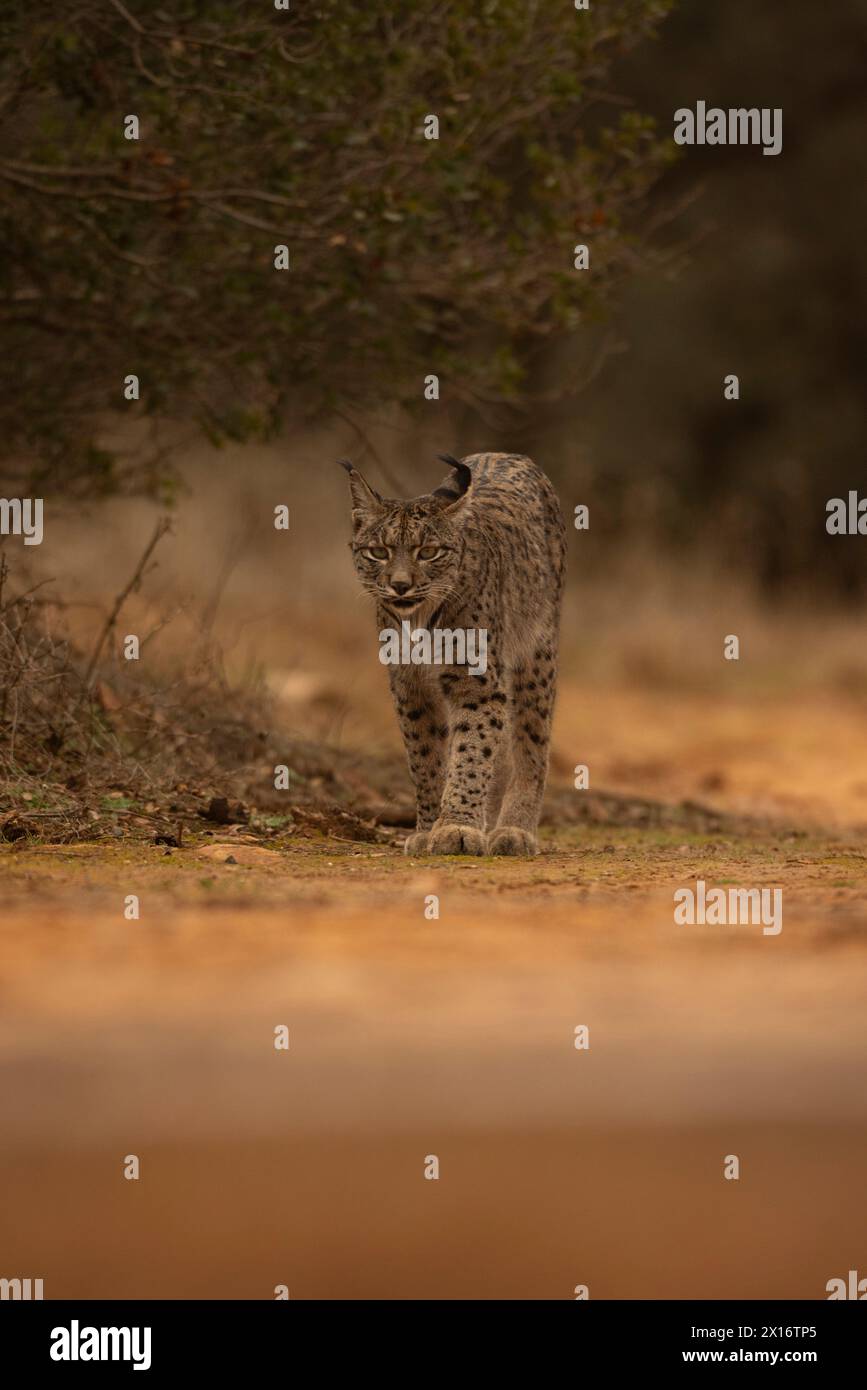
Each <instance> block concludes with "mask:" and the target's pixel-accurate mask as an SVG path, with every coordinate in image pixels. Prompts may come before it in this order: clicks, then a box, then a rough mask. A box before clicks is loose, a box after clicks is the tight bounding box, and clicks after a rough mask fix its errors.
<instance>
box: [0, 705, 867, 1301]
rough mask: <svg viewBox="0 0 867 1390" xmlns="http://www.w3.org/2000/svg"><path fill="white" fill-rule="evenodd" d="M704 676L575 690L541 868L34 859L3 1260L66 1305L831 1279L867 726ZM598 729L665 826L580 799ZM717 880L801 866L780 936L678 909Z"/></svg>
mask: <svg viewBox="0 0 867 1390" xmlns="http://www.w3.org/2000/svg"><path fill="white" fill-rule="evenodd" d="M669 698H670V697H669V696H667V695H662V694H660V696H659V697H658V700H659V703H658V705H657V704H655V703H654V697H646V698H645V701H644V704H643V706H642V707H641V708H639V707H638V705H637V697H636V696H634V695H630V694H629V693H628V692H623V693H622V694H621V695H617V694H615V693H612V694H611V697H610V698H609V699H607V700H606V701H605V702H599V701H597V700H596V699H595V697H594V692H593V691H592V690H589V689H582V688H580V687H578V686H568V685H567V688H566V689H565V690H564V693H563V700H562V703H561V710H560V715H559V720H558V739H557V746H556V749H555V761H554V773H553V775H552V796H553V802H552V804H553V806H554V808H555V811H554V817H553V818H554V821H555V823H554V824H549V825H547V826H546V828H545V830H544V833H543V841H544V853H543V854H542V855H541V856H540V857H539V858H538V859H536V860H532V861H526V860H512V861H493V860H484V859H481V860H458V859H449V860H442V861H435V860H430V859H428V860H415V861H413V860H408V859H406V858H404V857H403V856H402V854H401V852H400V848H399V845H398V844H397V843H392V842H390V841H389V840H388V839H384V840H383V842H382V843H367V844H365V843H358V842H352V841H351V840H348V839H342V838H341V839H335V838H328V837H327V836H324V835H321V834H316V833H314V832H311V831H310V830H309V828H308V829H305V828H303V827H301V828H299V829H296V831H295V833H292V834H278V835H277V836H276V837H275V838H271V839H269V840H268V841H267V842H263V841H262V839H261V838H259V837H257V836H256V835H255V834H252V833H250V831H249V829H247V828H244V827H232V828H219V829H215V830H214V832H213V833H211V834H207V833H205V832H204V830H203V831H201V832H199V833H197V834H195V835H194V836H191V837H188V838H187V839H186V841H185V843H184V846H183V847H182V848H181V849H167V848H166V847H163V846H156V845H150V844H137V843H131V842H128V841H125V840H124V841H118V842H117V843H116V844H115V845H110V846H108V847H106V846H105V845H86V844H85V845H68V846H63V845H59V846H58V845H38V844H36V845H34V844H31V845H29V846H28V847H23V846H22V845H21V844H20V843H19V844H17V845H13V846H9V847H6V848H4V849H3V850H2V851H0V874H2V885H3V886H2V894H3V899H2V900H3V913H2V918H0V962H2V964H0V1000H2V1014H0V1108H2V1114H3V1117H4V1118H3V1140H2V1160H0V1181H2V1190H3V1192H4V1193H5V1194H7V1196H6V1199H5V1200H4V1202H3V1204H2V1218H0V1224H2V1239H0V1248H2V1251H3V1264H4V1269H3V1270H2V1271H0V1273H3V1274H6V1275H10V1276H11V1275H12V1274H14V1273H17V1274H20V1275H21V1276H28V1275H29V1276H32V1277H41V1278H43V1279H44V1280H45V1288H46V1296H47V1297H64V1296H68V1297H84V1298H112V1297H114V1298H125V1297H160V1296H162V1297H205V1298H219V1297H224V1298H225V1297H233V1298H234V1297H241V1298H270V1297H273V1291H274V1288H275V1286H277V1285H278V1284H286V1285H288V1287H289V1291H290V1296H291V1297H295V1298H328V1299H356V1298H377V1299H378V1298H398V1299H404V1298H434V1299H436V1298H481V1299H488V1298H515V1299H522V1298H572V1297H574V1292H573V1291H574V1289H575V1287H576V1286H577V1285H579V1284H585V1285H587V1286H588V1287H589V1290H590V1296H591V1297H602V1298H606V1297H607V1298H637V1297H647V1296H650V1297H655V1298H696V1297H697V1298H711V1297H722V1298H735V1297H758V1298H762V1297H784V1298H822V1297H824V1296H825V1285H826V1283H827V1281H828V1280H829V1279H830V1278H832V1277H835V1276H837V1275H840V1274H843V1275H845V1273H846V1271H847V1270H848V1269H850V1268H859V1267H860V1266H861V1265H863V1261H864V1232H865V1198H864V1179H863V1175H864V1171H865V1161H867V1088H865V1085H864V1080H865V1065H864V1059H865V1042H867V1009H865V1002H867V973H865V962H867V938H865V912H867V852H865V844H864V838H863V834H862V832H861V829H860V825H861V819H862V813H863V799H864V785H863V778H862V777H861V774H860V771H859V769H858V767H857V755H856V757H855V758H853V757H852V756H850V757H849V758H848V759H845V758H843V757H842V756H841V754H842V750H843V746H844V745H845V743H846V740H847V738H851V739H853V740H854V741H855V742H854V744H852V745H850V752H851V750H852V749H853V748H854V749H858V748H863V744H864V741H865V734H864V724H863V720H862V719H860V718H858V717H857V714H858V711H857V709H856V708H855V707H852V709H851V710H850V709H849V707H848V706H847V705H846V704H845V702H842V703H841V702H839V701H838V702H837V705H836V707H835V710H834V712H833V713H834V717H833V719H830V718H828V716H829V715H830V714H831V711H830V710H829V709H828V708H824V712H823V705H822V701H821V700H820V699H818V698H817V700H816V701H815V702H814V703H813V704H812V705H811V704H810V702H809V701H808V700H807V701H804V702H802V705H801V708H800V714H799V717H798V718H796V717H795V715H794V714H793V712H792V709H791V705H790V704H789V702H787V700H786V699H785V698H784V697H783V696H782V695H781V696H780V697H779V703H778V708H777V709H776V710H774V708H773V701H772V700H769V699H766V700H764V701H762V700H752V701H751V702H750V703H749V705H746V704H743V703H742V704H738V703H726V702H724V701H720V702H717V703H716V704H714V703H713V702H711V703H709V702H708V701H707V700H704V701H703V702H702V703H701V709H702V710H703V714H700V706H699V701H698V699H697V698H696V699H695V701H694V702H691V699H690V698H688V697H687V698H684V700H683V701H682V704H681V708H680V710H679V712H678V713H677V715H676V717H674V718H672V710H671V708H670V704H669V703H668V702H669ZM663 704H664V706H665V708H664V717H663ZM623 721H628V723H629V728H630V737H629V740H628V746H629V750H630V756H629V758H628V759H627V758H626V757H625V756H624V755H623V752H622V750H623V748H624V746H625V740H624V739H623V738H622V737H621V738H620V740H619V742H618V740H617V738H616V736H615V730H616V728H617V727H618V725H620V726H621V727H622V724H623ZM573 722H574V724H575V727H576V728H577V727H579V726H580V727H581V728H583V729H584V730H585V731H587V730H589V733H587V740H588V743H591V744H592V745H593V746H604V747H606V748H607V749H609V750H610V753H609V757H608V763H607V765H606V766H605V767H603V768H602V770H601V773H600V776H601V777H602V778H603V780H604V779H606V778H607V782H608V785H610V786H612V787H614V788H616V789H618V790H620V791H621V792H623V793H624V794H625V793H626V792H628V791H632V792H635V793H636V794H637V793H639V792H641V793H644V794H645V795H648V794H650V795H651V796H656V797H658V798H659V800H660V803H661V804H662V805H664V806H667V807H668V808H669V811H668V813H667V814H666V815H665V816H663V817H661V819H660V821H659V823H658V824H656V825H647V824H644V825H642V824H638V825H628V824H623V823H618V817H617V816H614V817H613V818H612V822H611V823H610V824H604V823H602V824H600V823H593V822H592V821H576V822H575V823H572V824H565V823H563V818H562V817H561V818H558V817H557V814H556V807H557V806H563V805H565V804H566V801H564V798H569V797H570V796H571V797H576V798H577V797H580V796H581V793H579V792H574V791H571V788H570V782H569V777H568V768H569V766H570V765H571V763H573V762H577V761H580V760H581V759H580V756H579V755H580V748H579V749H578V750H577V752H576V751H575V745H574V741H573V740H572V737H571V732H570V731H571V728H572V726H573ZM675 745H676V747H677V748H679V750H680V754H681V756H680V757H679V758H678V757H675V756H673V754H674V751H675ZM783 748H784V749H785V757H781V749H783ZM865 751H867V750H865ZM618 759H619V761H618ZM865 765H867V763H865V762H864V761H861V763H860V766H861V767H862V768H863V767H864V766H865ZM721 768H724V770H725V775H724V776H721V774H720V769H721ZM654 769H656V770H654ZM687 769H688V771H686V770H687ZM702 786H704V788H705V800H706V801H708V802H709V803H710V804H711V805H712V806H713V807H714V808H715V810H716V813H717V817H718V818H717V820H716V821H713V820H711V821H709V822H708V825H709V826H711V828H703V829H702V828H699V829H696V821H695V817H694V816H691V815H690V814H689V807H687V808H683V807H680V808H679V801H678V798H683V797H691V796H698V795H700V794H701V789H702ZM768 787H771V788H773V793H772V794H767V793H766V794H765V795H764V797H763V798H762V797H759V796H758V794H757V789H759V788H768ZM558 798H559V800H558ZM747 805H749V807H750V808H751V810H752V812H753V819H752V820H751V821H744V820H743V818H742V812H743V810H744V807H746V806H747ZM757 808H758V811H759V812H762V813H767V814H765V815H757V814H756V812H757ZM699 824H700V822H699ZM698 878H703V879H705V880H706V882H707V883H708V884H715V885H727V884H732V885H737V886H742V887H747V886H755V887H762V886H767V887H781V888H782V890H783V929H782V931H781V933H780V934H779V935H778V936H765V935H763V933H762V931H761V927H760V926H749V925H741V926H727V927H719V926H691V927H690V926H676V925H675V924H674V921H673V904H672V893H673V891H674V889H675V888H677V887H678V886H683V885H689V884H694V883H695V881H696V879H698ZM129 894H136V895H137V896H138V897H139V900H140V918H139V920H127V919H126V918H125V916H124V904H125V899H126V898H127V895H129ZM432 894H434V895H437V897H438V899H439V916H438V918H435V919H433V918H431V917H429V916H426V915H425V908H426V901H427V900H428V899H429V897H430V895H432ZM281 1024H285V1025H286V1027H287V1028H288V1035H289V1048H288V1050H276V1049H275V1047H274V1030H275V1028H276V1027H277V1026H279V1025H281ZM581 1024H584V1025H586V1026H587V1027H588V1028H589V1043H590V1045H589V1048H588V1049H586V1050H580V1049H576V1047H575V1045H574V1042H575V1029H576V1027H577V1026H579V1025H581ZM130 1154H135V1155H137V1156H138V1157H139V1159H140V1162H141V1177H140V1179H139V1181H137V1182H136V1181H127V1180H125V1179H124V1177H123V1165H124V1160H125V1158H126V1156H127V1155H130ZM430 1155H436V1156H437V1157H438V1159H439V1164H440V1176H439V1179H438V1180H437V1181H429V1180H426V1179H425V1177H424V1169H425V1163H426V1160H427V1158H428V1156H430ZM729 1155H736V1156H737V1157H738V1159H739V1162H740V1177H739V1180H737V1181H727V1180H726V1179H725V1178H724V1176H723V1168H724V1163H725V1161H726V1159H727V1156H729ZM9 1194H13V1198H12V1199H11V1200H10V1197H9ZM859 1261H860V1265H859ZM7 1267H8V1268H7Z"/></svg>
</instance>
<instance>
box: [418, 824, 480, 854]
mask: <svg viewBox="0 0 867 1390" xmlns="http://www.w3.org/2000/svg"><path fill="white" fill-rule="evenodd" d="M427 852H428V854H487V849H486V848H485V832H484V831H483V830H477V829H476V827H475V826H474V825H440V826H438V827H437V828H436V829H435V830H432V831H431V832H430V836H429V838H428V847H427Z"/></svg>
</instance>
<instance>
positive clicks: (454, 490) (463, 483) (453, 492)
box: [433, 454, 473, 506]
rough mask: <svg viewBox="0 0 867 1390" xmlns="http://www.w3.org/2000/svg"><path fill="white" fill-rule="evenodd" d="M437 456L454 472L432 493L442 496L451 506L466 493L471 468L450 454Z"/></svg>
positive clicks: (471, 475)
mask: <svg viewBox="0 0 867 1390" xmlns="http://www.w3.org/2000/svg"><path fill="white" fill-rule="evenodd" d="M437 458H438V459H442V461H443V463H447V464H449V466H450V467H451V468H453V469H454V472H453V474H452V476H451V477H450V478H446V481H445V482H444V483H442V484H441V485H440V486H439V487H438V488H437V489H436V492H435V493H434V494H433V495H434V497H442V498H444V499H445V502H446V504H448V505H450V506H452V505H454V503H455V502H460V500H461V498H462V497H463V496H464V495H465V494H466V491H467V489H468V488H469V486H470V483H471V482H472V481H473V474H472V470H471V469H470V468H468V467H467V465H466V464H465V463H461V461H460V459H456V458H452V455H451V454H437Z"/></svg>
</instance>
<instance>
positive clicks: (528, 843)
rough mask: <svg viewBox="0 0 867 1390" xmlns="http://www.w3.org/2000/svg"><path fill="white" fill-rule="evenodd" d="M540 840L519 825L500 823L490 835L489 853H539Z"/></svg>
mask: <svg viewBox="0 0 867 1390" xmlns="http://www.w3.org/2000/svg"><path fill="white" fill-rule="evenodd" d="M538 853H539V841H538V840H537V839H536V836H535V835H533V834H531V832H530V831H529V830H521V828H520V826H517V825H500V826H498V827H497V829H496V830H492V831H491V833H490V835H489V836H488V854H527V855H532V854H538Z"/></svg>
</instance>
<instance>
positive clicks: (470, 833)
mask: <svg viewBox="0 0 867 1390" xmlns="http://www.w3.org/2000/svg"><path fill="white" fill-rule="evenodd" d="M441 685H442V688H443V692H444V695H445V699H446V703H447V705H448V710H449V725H450V728H451V745H450V750H449V765H448V770H447V772H446V781H445V787H444V788H443V795H442V802H441V804H440V813H439V816H438V818H437V821H436V823H435V824H434V826H433V828H432V830H431V834H430V841H429V844H428V849H429V852H430V853H431V854H486V853H487V842H486V838H485V811H486V807H487V802H488V794H489V789H490V787H491V782H492V778H493V775H494V768H495V765H496V761H497V754H498V752H499V747H500V743H501V741H502V736H503V728H504V724H505V720H504V706H505V703H506V698H507V697H506V695H505V692H504V691H503V690H501V688H500V684H499V681H498V679H497V676H496V673H495V672H493V671H492V669H491V667H490V666H489V667H488V673H487V675H486V676H471V675H468V674H466V673H462V674H461V675H444V676H442V677H441Z"/></svg>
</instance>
